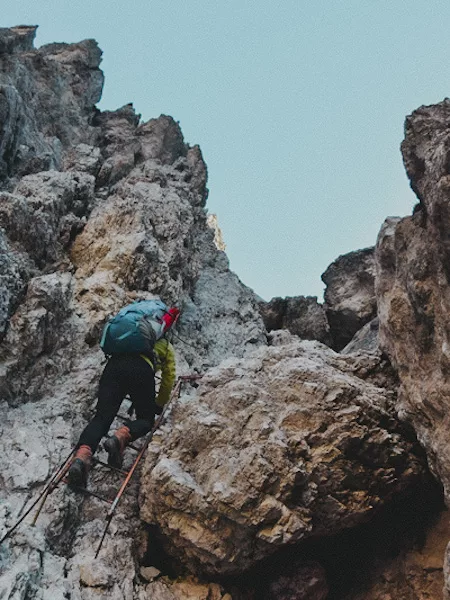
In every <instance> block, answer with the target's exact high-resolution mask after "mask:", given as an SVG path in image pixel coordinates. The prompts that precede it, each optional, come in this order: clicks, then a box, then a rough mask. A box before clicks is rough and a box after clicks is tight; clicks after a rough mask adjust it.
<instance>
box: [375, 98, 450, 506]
mask: <svg viewBox="0 0 450 600" xmlns="http://www.w3.org/2000/svg"><path fill="white" fill-rule="evenodd" d="M405 133H406V137H405V141H404V142H403V144H402V150H403V155H404V160H405V166H406V169H407V172H408V175H409V177H410V178H411V186H412V188H413V189H414V190H415V192H416V193H417V195H418V197H419V200H420V204H419V205H418V207H417V210H415V212H414V214H413V215H412V216H410V217H406V218H404V219H394V220H392V219H390V220H387V221H386V223H385V225H384V226H383V227H382V229H381V231H380V234H379V238H378V242H377V249H376V263H377V297H378V305H379V318H380V345H381V347H382V349H383V351H384V352H386V353H387V354H388V356H389V357H390V359H391V361H392V362H393V364H394V366H395V368H396V369H397V371H398V374H399V378H400V383H401V387H400V392H399V402H398V410H399V413H400V415H401V418H402V419H404V420H407V421H409V422H410V423H411V424H412V425H413V427H414V429H415V430H416V431H417V434H418V437H419V440H420V442H421V443H422V444H423V446H424V448H425V449H426V451H427V454H428V458H429V461H430V466H431V467H432V469H433V471H434V473H435V474H436V475H437V477H438V478H439V479H440V480H441V481H442V483H443V485H444V488H445V491H446V496H447V498H448V497H449V490H450V469H449V464H450V462H449V455H450V446H449V443H448V429H449V426H450V422H449V410H448V409H449V401H448V398H449V397H450V380H449V372H450V352H449V342H448V340H449V336H450V329H449V319H448V315H449V312H450V303H449V278H450V273H449V268H448V266H449V264H450V254H449V245H448V238H449V233H450V229H449V218H448V215H450V208H449V207H450V203H449V190H450V188H449V186H448V185H447V183H448V180H449V169H448V161H447V155H448V150H447V143H448V140H450V101H448V100H445V101H444V102H442V103H440V104H438V105H436V106H430V107H422V108H420V109H418V110H417V111H415V112H414V113H413V114H412V115H410V116H409V117H408V118H407V120H406V125H405Z"/></svg>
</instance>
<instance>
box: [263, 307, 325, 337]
mask: <svg viewBox="0 0 450 600" xmlns="http://www.w3.org/2000/svg"><path fill="white" fill-rule="evenodd" d="M259 309H260V311H261V314H262V317H263V320H264V324H265V326H266V329H267V331H269V332H270V331H275V330H277V329H287V330H288V331H290V332H291V333H293V334H295V335H298V336H299V338H301V339H302V340H317V341H319V342H322V343H323V344H327V345H328V346H330V345H331V335H330V326H329V325H328V321H327V317H326V314H325V311H324V308H323V306H322V305H321V304H319V303H318V302H317V298H316V297H315V296H306V297H305V296H295V297H293V298H289V297H287V298H272V300H271V301H270V302H260V303H259Z"/></svg>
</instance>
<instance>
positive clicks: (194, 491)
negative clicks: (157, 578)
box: [141, 332, 423, 575]
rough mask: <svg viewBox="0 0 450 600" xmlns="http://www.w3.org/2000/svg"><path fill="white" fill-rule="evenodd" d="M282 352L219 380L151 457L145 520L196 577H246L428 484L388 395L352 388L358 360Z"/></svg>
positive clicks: (308, 349) (290, 341) (263, 353)
mask: <svg viewBox="0 0 450 600" xmlns="http://www.w3.org/2000/svg"><path fill="white" fill-rule="evenodd" d="M279 333H281V332H279ZM283 340H284V341H283ZM273 343H274V344H275V345H272V346H270V347H268V348H264V347H261V349H260V350H257V351H255V352H254V353H253V354H252V355H251V356H250V357H248V358H244V359H236V358H233V359H229V360H228V361H225V362H224V363H222V365H221V366H220V367H217V368H215V369H212V370H210V371H209V372H208V374H207V375H206V376H205V377H204V379H203V380H202V382H201V385H200V388H199V391H198V393H197V395H195V396H192V397H187V398H185V399H183V400H182V401H180V402H179V403H177V405H176V406H175V407H174V410H173V412H172V419H173V421H172V427H171V428H170V429H168V430H167V433H165V434H164V436H162V437H161V438H160V441H159V444H158V445H156V444H155V446H154V447H153V449H152V451H151V452H150V453H149V455H148V458H147V462H146V466H145V472H144V477H143V482H142V483H143V487H142V498H141V513H142V517H143V518H144V519H145V520H147V521H148V522H150V523H157V524H158V526H159V527H160V528H161V530H162V532H163V534H164V535H165V536H166V537H167V540H170V552H172V553H174V554H176V555H178V557H181V558H182V561H183V563H184V564H186V565H188V567H189V568H190V569H191V570H193V571H194V572H205V573H207V574H209V575H215V574H216V575H217V574H220V575H235V574H236V573H237V572H242V571H243V570H245V569H249V568H250V567H252V566H254V565H255V564H256V563H257V562H259V561H261V560H262V559H264V558H267V557H269V556H271V555H272V554H273V553H275V552H276V551H279V550H280V549H282V548H284V547H286V546H287V545H292V544H296V543H299V542H301V541H304V540H306V539H308V538H310V537H311V536H320V535H329V534H331V533H337V532H339V531H342V530H343V529H345V528H350V527H353V526H355V525H357V524H358V523H360V522H362V521H364V520H366V519H370V518H371V515H372V514H373V513H375V512H376V511H377V509H379V508H380V507H382V506H383V505H384V504H385V503H386V502H387V501H388V500H389V498H391V497H392V496H393V495H397V494H401V492H402V490H405V489H406V488H407V487H408V486H409V485H410V484H411V483H412V482H413V481H414V480H417V478H420V477H421V473H422V472H423V465H422V463H421V460H420V459H419V458H418V457H416V456H415V455H414V447H413V445H411V443H409V442H407V441H406V440H405V439H403V438H402V433H401V428H399V425H398V423H397V422H396V421H395V419H393V418H392V417H391V416H390V413H389V406H390V402H391V398H390V394H389V392H386V391H385V390H383V389H381V388H377V387H374V386H372V385H371V384H369V383H368V382H364V381H363V380H362V379H360V378H358V377H355V376H352V375H351V374H350V372H351V370H352V369H354V368H355V367H354V364H353V363H354V360H353V359H352V358H351V357H343V356H339V355H336V354H335V353H334V352H333V351H331V350H329V349H327V348H326V347H325V346H322V345H321V344H318V343H317V342H306V341H305V342H300V341H298V340H297V341H295V340H294V338H291V337H289V334H287V332H283V336H279V337H278V338H277V339H274V340H273ZM278 344H280V345H278ZM190 431H195V436H192V435H189V432H190ZM199 514H201V515H202V519H201V521H200V520H199V519H198V515H199Z"/></svg>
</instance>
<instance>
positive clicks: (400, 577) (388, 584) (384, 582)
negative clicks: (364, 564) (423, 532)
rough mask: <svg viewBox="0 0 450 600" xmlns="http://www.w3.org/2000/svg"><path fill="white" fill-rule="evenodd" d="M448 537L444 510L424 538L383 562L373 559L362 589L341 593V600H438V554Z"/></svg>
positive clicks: (449, 526) (440, 579)
mask: <svg viewBox="0 0 450 600" xmlns="http://www.w3.org/2000/svg"><path fill="white" fill-rule="evenodd" d="M449 539H450V522H449V518H448V513H447V512H444V513H443V514H442V515H441V517H440V519H439V520H438V521H437V522H436V523H435V524H434V525H433V526H432V527H431V529H430V530H429V532H428V535H427V537H426V539H425V540H422V541H421V542H420V541H416V543H415V544H414V545H413V547H412V548H411V549H410V550H409V551H406V552H405V551H404V550H403V551H402V552H400V553H399V555H398V556H396V557H395V558H394V559H390V560H388V561H387V562H386V561H379V560H375V561H374V563H373V565H372V572H371V573H370V576H369V580H368V581H367V582H366V584H365V585H364V586H363V588H362V589H361V588H360V589H359V590H356V591H353V592H351V593H350V594H348V595H345V599H344V600H380V599H381V598H382V599H383V600H440V599H441V598H442V597H443V596H442V592H443V586H444V575H443V562H442V557H443V556H444V555H445V549H446V546H447V543H448V540H449ZM447 568H448V567H447V566H446V569H447ZM357 587H358V586H357Z"/></svg>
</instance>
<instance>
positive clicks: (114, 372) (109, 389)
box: [77, 357, 126, 453]
mask: <svg viewBox="0 0 450 600" xmlns="http://www.w3.org/2000/svg"><path fill="white" fill-rule="evenodd" d="M120 363H121V361H120V360H117V359H115V358H114V357H113V358H111V359H110V360H109V361H108V363H107V364H106V367H105V368H104V370H103V373H102V376H101V377H100V383H99V390H98V402H97V409H96V414H95V416H94V418H93V419H92V420H91V421H90V423H88V425H87V426H86V427H85V428H84V430H83V432H82V434H81V436H80V439H79V441H78V444H77V447H79V446H82V445H83V444H85V445H86V446H90V448H91V449H92V452H93V453H94V452H95V451H96V450H97V447H98V445H99V443H100V441H101V439H102V437H103V436H105V435H106V434H107V433H108V431H109V428H110V427H111V423H112V422H113V420H114V417H115V416H116V414H117V412H118V410H119V408H120V405H121V403H122V400H123V398H124V396H125V394H126V390H125V386H124V381H123V376H122V369H121V364H120Z"/></svg>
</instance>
